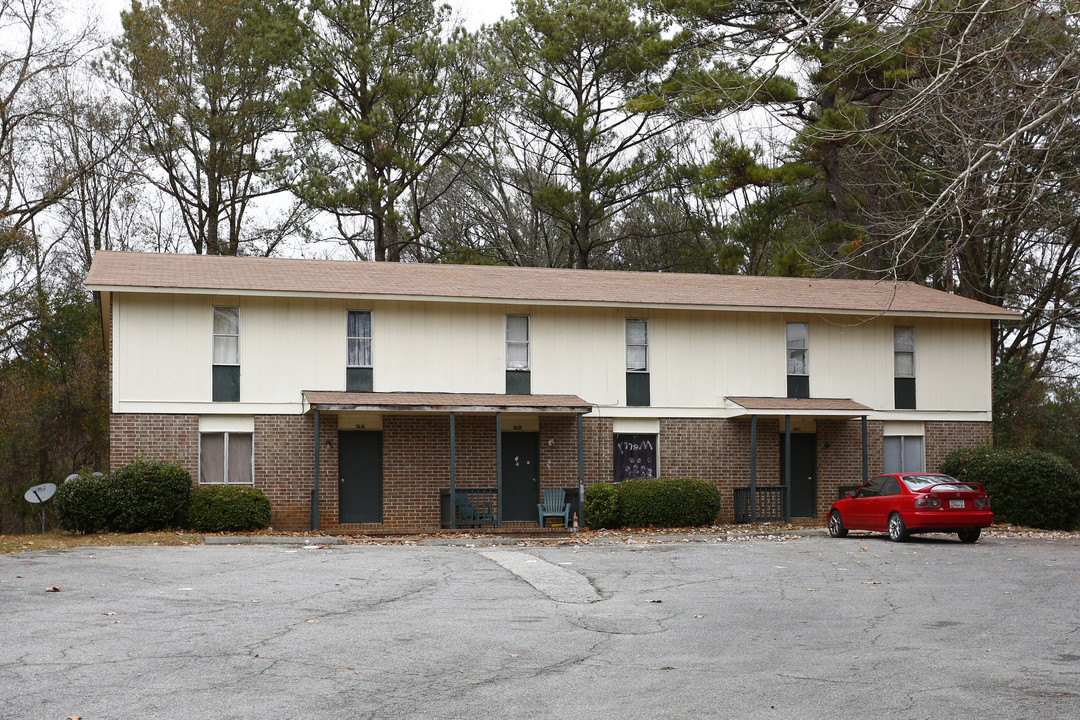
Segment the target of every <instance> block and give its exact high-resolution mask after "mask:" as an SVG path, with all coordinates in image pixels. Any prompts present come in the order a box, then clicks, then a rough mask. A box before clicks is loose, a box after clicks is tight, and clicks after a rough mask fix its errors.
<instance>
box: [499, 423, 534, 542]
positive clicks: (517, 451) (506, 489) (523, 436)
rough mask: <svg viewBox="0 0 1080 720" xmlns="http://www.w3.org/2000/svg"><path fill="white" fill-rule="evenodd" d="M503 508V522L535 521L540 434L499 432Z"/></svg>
mask: <svg viewBox="0 0 1080 720" xmlns="http://www.w3.org/2000/svg"><path fill="white" fill-rule="evenodd" d="M502 490H503V501H502V511H503V517H502V519H503V520H504V521H510V522H519V521H524V520H536V519H537V518H538V517H539V516H538V515H537V514H536V504H537V503H538V502H540V433H531V432H510V433H503V435H502Z"/></svg>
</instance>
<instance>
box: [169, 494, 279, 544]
mask: <svg viewBox="0 0 1080 720" xmlns="http://www.w3.org/2000/svg"><path fill="white" fill-rule="evenodd" d="M187 524H188V527H189V528H191V529H192V530H197V531H198V532H228V531H235V530H258V529H259V528H263V527H266V526H267V525H269V524H270V500H269V499H268V498H267V497H266V495H265V494H264V493H263V491H262V490H259V489H257V488H253V487H242V486H238V485H201V486H199V487H197V488H195V489H194V490H192V491H191V505H190V506H189V507H188V513H187Z"/></svg>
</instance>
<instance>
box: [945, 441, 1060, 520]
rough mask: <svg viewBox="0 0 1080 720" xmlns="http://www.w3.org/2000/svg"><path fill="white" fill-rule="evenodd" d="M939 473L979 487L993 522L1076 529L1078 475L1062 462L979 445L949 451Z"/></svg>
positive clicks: (1032, 452) (1053, 457) (1038, 454)
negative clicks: (981, 489) (986, 500)
mask: <svg viewBox="0 0 1080 720" xmlns="http://www.w3.org/2000/svg"><path fill="white" fill-rule="evenodd" d="M941 471H942V472H943V473H947V474H949V475H952V476H953V477H955V478H957V479H959V480H969V481H971V482H977V483H981V484H982V485H983V487H985V488H986V492H987V494H989V495H990V507H991V509H992V510H993V511H994V518H995V520H999V521H1005V522H1009V523H1012V524H1014V525H1024V526H1027V527H1036V528H1043V529H1046V530H1073V529H1075V528H1077V527H1078V526H1080V471H1078V470H1077V469H1076V468H1074V467H1073V466H1072V465H1070V464H1069V462H1068V461H1067V460H1065V458H1062V457H1059V456H1057V455H1052V454H1050V453H1047V452H1042V451H1040V450H1021V451H1015V450H996V449H993V448H989V447H980V448H976V449H974V450H957V451H956V452H953V453H950V454H949V456H948V457H946V458H945V462H944V463H942V465H941Z"/></svg>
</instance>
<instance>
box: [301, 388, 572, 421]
mask: <svg viewBox="0 0 1080 720" xmlns="http://www.w3.org/2000/svg"><path fill="white" fill-rule="evenodd" d="M303 394H304V405H305V406H306V409H307V408H311V409H314V408H317V409H318V410H320V411H330V412H334V411H338V412H405V413H408V412H437V413H443V412H458V413H493V412H507V413H549V414H564V415H566V414H577V413H587V412H589V411H590V410H592V405H590V404H589V403H587V402H585V401H584V400H582V399H581V398H579V397H578V396H577V395H499V394H496V393H413V392H378V393H360V392H336V391H323V390H305V391H304V393H303Z"/></svg>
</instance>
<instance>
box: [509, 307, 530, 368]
mask: <svg viewBox="0 0 1080 720" xmlns="http://www.w3.org/2000/svg"><path fill="white" fill-rule="evenodd" d="M510 318H525V339H524V340H511V339H510ZM505 330H506V332H505V334H506V369H507V370H531V369H532V317H531V316H530V315H507V316H506V327H505ZM511 345H515V346H516V345H524V346H525V366H524V367H514V366H511V365H510V346H511Z"/></svg>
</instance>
